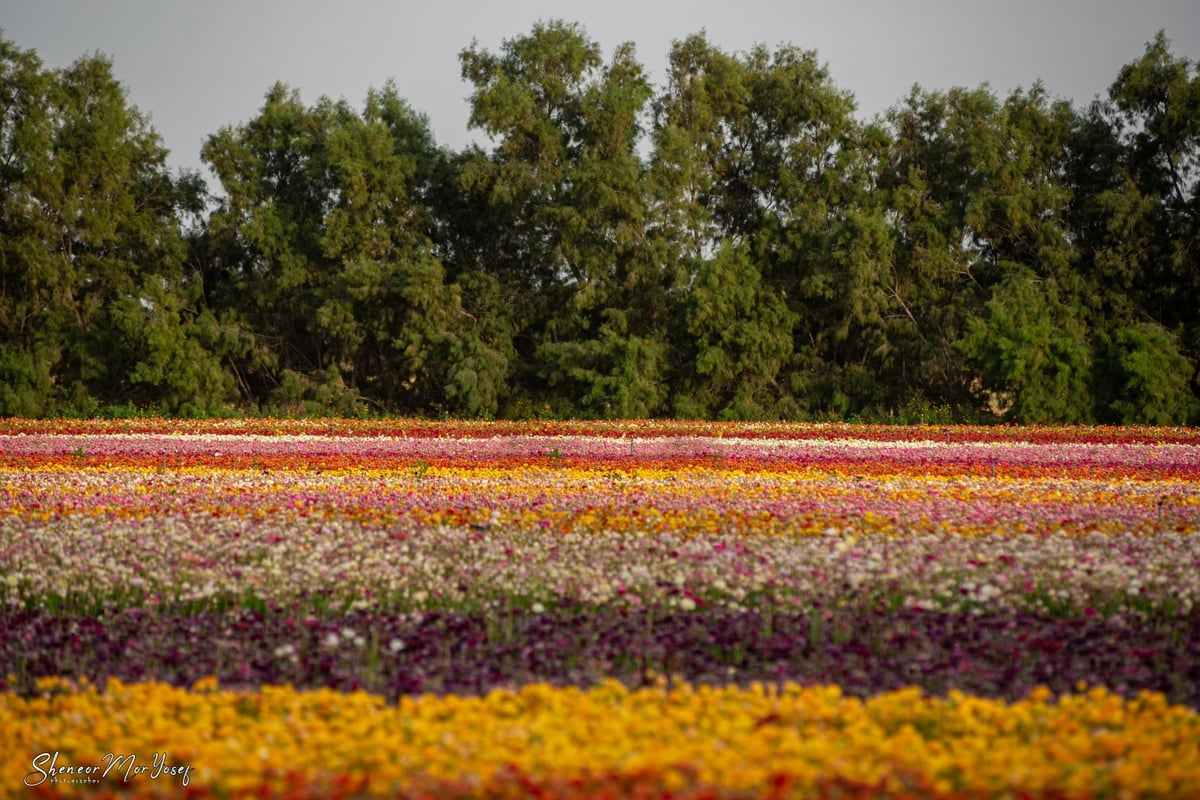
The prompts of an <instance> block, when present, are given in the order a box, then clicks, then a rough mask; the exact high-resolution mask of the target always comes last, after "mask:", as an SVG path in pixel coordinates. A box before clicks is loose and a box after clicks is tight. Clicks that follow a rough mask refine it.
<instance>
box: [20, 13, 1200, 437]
mask: <svg viewBox="0 0 1200 800" xmlns="http://www.w3.org/2000/svg"><path fill="white" fill-rule="evenodd" d="M459 60H460V64H461V67H462V77H463V79H464V80H465V81H466V82H467V83H468V84H469V86H470V87H471V95H470V112H471V113H470V125H471V127H472V128H473V129H475V130H478V131H480V132H481V133H482V134H485V135H486V137H487V141H488V145H487V146H486V147H484V146H478V145H472V146H470V147H467V148H466V149H464V150H461V151H453V150H450V149H448V148H445V147H439V146H438V145H437V143H436V142H435V140H434V137H433V135H432V133H431V130H430V126H429V122H428V120H427V118H426V117H425V116H423V115H422V114H420V113H418V112H416V111H415V110H413V109H412V108H411V107H410V106H409V105H408V103H407V102H406V101H405V100H404V99H403V98H402V97H401V96H400V94H399V92H398V90H397V87H396V86H395V84H394V83H390V82H389V83H386V84H384V85H383V86H382V88H379V89H375V90H372V91H371V92H370V93H369V94H368V96H367V97H366V100H365V103H363V105H362V107H361V108H359V107H355V106H352V105H351V104H349V103H348V102H347V101H345V100H337V101H334V100H331V99H328V98H321V99H319V100H318V101H317V102H316V103H315V104H312V105H306V104H305V103H303V102H302V101H301V99H300V95H299V93H298V91H296V90H295V89H293V88H290V87H287V86H285V85H282V84H276V85H275V86H272V87H270V89H269V90H268V91H267V92H266V95H265V99H264V103H263V106H262V108H261V110H260V111H259V112H258V114H257V116H255V117H254V118H253V119H250V120H249V121H247V122H245V123H241V124H235V125H229V126H226V127H223V128H221V129H220V130H219V131H217V132H215V133H213V134H212V135H210V136H209V137H208V138H207V140H206V141H205V143H204V146H203V150H202V154H201V156H202V159H203V162H204V163H205V164H206V165H207V166H208V167H209V168H210V170H211V172H212V174H213V176H215V185H214V186H212V187H210V186H208V184H207V183H206V182H205V181H204V180H203V179H202V178H201V176H199V175H198V174H196V173H190V172H181V173H178V174H176V173H173V172H172V171H171V170H170V169H168V167H167V166H166V157H167V151H166V149H165V148H164V145H163V142H162V141H161V139H160V137H159V136H158V134H157V133H156V132H155V131H154V129H153V128H152V126H151V125H150V124H149V122H148V120H147V118H146V117H145V116H144V115H143V114H142V113H141V112H140V111H139V110H138V109H136V108H135V107H133V106H131V105H130V103H129V102H128V99H127V97H126V95H125V91H124V89H123V87H122V86H121V85H120V84H119V82H117V81H116V80H115V78H114V76H113V72H112V63H111V61H109V60H108V59H107V58H106V57H105V56H103V55H100V54H96V55H90V56H85V57H82V58H80V59H79V60H77V61H76V62H75V63H74V64H72V65H71V66H69V67H67V68H64V69H47V68H45V67H43V65H42V64H41V62H40V60H39V59H38V57H37V55H36V53H35V52H34V51H31V50H23V49H21V48H19V47H18V46H16V45H15V44H14V43H12V42H10V41H7V40H5V39H4V38H3V36H2V32H0V204H2V207H0V415H9V416H46V415H76V414H82V415H94V414H117V413H133V412H138V411H154V412H156V413H164V414H173V415H185V416H186V415H228V414H246V413H253V414H342V415H368V414H370V415H385V414H386V415H417V416H433V415H437V416H442V415H452V416H462V417H491V416H499V417H533V416H543V415H544V416H555V417H613V418H644V417H662V416H670V417H687V418H736V419H777V418H785V419H868V420H887V419H894V420H897V421H921V420H925V421H929V422H943V421H988V420H1002V421H1017V422H1026V423H1118V424H1126V423H1151V424H1188V423H1195V422H1196V421H1197V420H1198V419H1200V400H1198V397H1200V384H1198V383H1197V373H1196V367H1197V363H1198V359H1200V181H1198V180H1197V178H1198V176H1200V68H1198V65H1197V64H1196V63H1195V62H1192V61H1190V60H1188V59H1187V58H1183V57H1180V56H1177V55H1174V54H1172V52H1171V51H1170V45H1169V42H1168V40H1167V38H1166V37H1165V35H1163V34H1161V33H1160V34H1159V35H1158V36H1157V37H1156V38H1155V39H1154V40H1153V41H1152V42H1149V43H1148V44H1147V45H1146V48H1145V52H1144V53H1143V54H1142V55H1141V56H1140V57H1139V58H1137V59H1136V60H1134V61H1132V62H1131V63H1129V64H1128V65H1126V66H1124V67H1123V68H1121V70H1120V71H1119V73H1118V75H1117V76H1116V77H1115V80H1114V82H1113V83H1112V85H1111V87H1110V89H1109V90H1108V93H1107V96H1106V97H1103V98H1097V99H1096V100H1095V101H1094V102H1092V103H1090V104H1088V105H1087V106H1086V107H1082V108H1076V107H1074V106H1073V105H1072V104H1070V103H1069V102H1067V101H1063V100H1059V99H1054V98H1053V97H1052V96H1051V94H1050V93H1049V92H1048V90H1047V89H1046V88H1045V87H1044V86H1042V85H1041V84H1035V85H1033V86H1032V87H1029V88H1027V89H1016V90H1013V91H1011V92H1009V93H1008V94H1007V95H1004V96H1001V95H999V94H997V93H996V92H995V91H994V90H992V89H991V88H990V87H988V86H987V85H985V86H982V87H980V88H977V89H965V88H951V89H949V90H927V89H923V88H921V87H914V88H913V89H912V91H911V92H910V93H909V94H908V95H907V96H906V97H904V98H902V99H901V100H899V101H898V102H897V103H896V104H895V105H894V106H893V107H892V108H891V109H890V110H889V111H887V112H886V113H885V114H884V115H882V116H880V117H878V118H876V119H873V120H870V121H864V120H860V119H858V118H857V117H856V110H855V104H854V98H853V97H852V95H851V94H850V93H849V92H847V91H844V90H842V89H839V88H838V86H837V85H836V84H835V83H834V81H833V80H832V78H831V76H830V75H829V73H828V71H827V69H826V68H825V67H824V66H823V65H822V64H821V63H820V62H819V61H818V60H817V56H816V54H815V53H814V52H811V51H805V50H800V49H797V48H795V47H791V46H781V47H778V48H776V49H768V48H766V47H762V46H760V47H756V48H755V49H753V50H751V51H749V52H739V53H730V52H725V51H723V50H721V49H720V48H719V47H717V46H715V45H714V44H713V43H712V42H710V41H709V40H708V39H707V37H706V36H705V35H704V34H696V35H692V36H689V37H688V38H686V39H683V40H680V41H676V42H675V43H674V44H673V46H672V48H671V51H670V53H669V57H668V69H667V72H666V78H665V83H664V85H662V86H654V85H652V84H651V82H650V81H649V78H648V76H647V73H646V71H645V68H644V67H643V66H642V65H641V63H639V61H638V60H637V58H636V56H635V53H634V50H633V47H632V46H631V45H628V44H625V45H621V46H619V47H617V48H616V49H615V50H614V51H613V52H612V54H611V57H608V58H605V54H604V53H603V52H602V50H601V48H600V46H599V45H598V44H597V43H596V42H594V41H592V40H591V39H590V38H589V37H588V36H587V34H586V32H585V31H584V30H583V29H582V28H581V27H580V26H578V25H575V24H570V23H566V22H561V21H555V22H547V23H539V24H537V25H535V26H534V27H533V29H532V30H531V31H530V32H529V33H528V34H525V35H521V36H517V37H514V38H512V39H509V40H506V41H504V42H503V44H502V46H501V47H500V48H499V49H498V50H496V51H489V50H486V49H483V48H481V47H479V46H478V45H477V44H472V45H471V46H469V47H467V48H466V49H464V50H463V51H462V52H461V53H460V56H459Z"/></svg>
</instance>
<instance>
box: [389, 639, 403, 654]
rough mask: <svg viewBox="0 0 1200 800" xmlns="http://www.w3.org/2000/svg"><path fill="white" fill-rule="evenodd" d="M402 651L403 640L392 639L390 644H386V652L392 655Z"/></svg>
mask: <svg viewBox="0 0 1200 800" xmlns="http://www.w3.org/2000/svg"><path fill="white" fill-rule="evenodd" d="M403 649H404V640H403V639H392V640H391V641H390V642H388V650H389V651H391V652H393V653H399V652H400V651H401V650H403Z"/></svg>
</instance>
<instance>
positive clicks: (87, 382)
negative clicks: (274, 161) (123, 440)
mask: <svg viewBox="0 0 1200 800" xmlns="http://www.w3.org/2000/svg"><path fill="white" fill-rule="evenodd" d="M0 81H2V83H3V88H2V89H0V96H2V97H3V102H4V109H3V114H2V117H0V126H2V129H0V148H2V150H3V169H2V172H0V183H2V190H3V191H2V195H3V199H2V200H0V203H2V205H0V242H2V243H0V372H2V373H3V378H4V380H3V381H2V382H3V384H4V385H5V387H6V388H5V389H4V390H3V391H2V392H0V403H2V404H3V405H2V406H0V413H20V414H46V413H53V412H67V411H71V412H75V413H92V412H94V411H95V410H96V409H97V408H99V407H101V406H105V405H118V404H119V405H131V404H132V405H160V406H162V407H163V408H164V410H167V411H171V412H174V413H193V414H198V413H210V412H212V411H214V410H217V409H218V408H220V406H221V405H222V404H223V403H224V402H225V401H226V400H228V399H229V397H230V391H231V389H232V378H231V376H230V375H229V374H228V373H227V372H226V371H225V370H224V369H223V368H222V366H221V365H220V363H219V360H218V358H217V356H216V355H214V354H213V353H212V352H211V351H210V350H209V349H208V347H207V346H206V345H207V342H206V336H207V334H206V333H205V332H204V330H203V326H201V327H199V328H198V327H196V326H195V325H194V323H195V322H196V321H197V320H200V319H201V318H203V317H204V311H203V309H202V308H201V307H200V306H199V305H198V301H199V293H198V287H197V283H196V281H195V276H194V275H192V274H189V272H188V270H187V269H186V267H185V261H184V255H185V253H184V248H183V242H182V235H181V231H180V220H179V214H180V209H181V204H182V203H183V201H184V197H183V188H184V184H185V183H187V182H188V181H186V180H183V179H181V180H180V181H179V182H176V180H175V179H174V178H173V177H172V176H171V175H170V173H169V172H168V170H167V168H166V166H165V160H166V155H167V153H166V150H165V149H164V148H163V147H162V144H161V142H160V140H159V137H158V135H157V134H156V133H155V132H154V131H153V129H152V128H150V126H149V124H148V123H147V121H146V119H145V118H144V117H143V116H142V115H141V113H140V112H139V111H138V110H137V109H136V108H134V107H131V106H129V105H128V103H127V101H126V97H125V91H124V89H123V87H122V86H121V85H120V83H118V82H117V80H116V79H115V78H114V77H113V74H112V64H111V62H110V61H109V60H108V59H107V58H105V57H104V56H101V55H94V56H88V57H84V58H80V59H79V60H77V61H76V62H75V63H73V64H72V65H71V66H69V67H67V68H66V69H62V70H50V71H45V70H43V69H42V68H41V64H40V62H39V61H38V60H37V58H36V56H35V55H34V54H33V53H32V52H22V51H20V50H19V49H18V48H16V47H14V46H13V45H12V44H11V43H9V42H6V41H0Z"/></svg>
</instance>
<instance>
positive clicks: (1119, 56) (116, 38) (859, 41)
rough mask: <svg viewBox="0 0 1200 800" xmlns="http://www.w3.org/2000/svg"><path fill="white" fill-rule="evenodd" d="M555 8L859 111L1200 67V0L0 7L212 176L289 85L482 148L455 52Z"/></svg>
mask: <svg viewBox="0 0 1200 800" xmlns="http://www.w3.org/2000/svg"><path fill="white" fill-rule="evenodd" d="M552 19H563V20H566V21H568V22H577V23H579V24H581V25H582V26H583V28H584V30H585V31H586V33H587V34H588V35H589V36H590V37H591V38H592V39H593V40H594V41H596V42H598V43H599V44H600V46H601V48H602V50H603V52H604V55H605V59H606V60H607V59H608V58H610V57H611V55H612V52H613V50H614V49H615V48H616V47H617V45H619V44H620V43H622V42H627V41H631V42H633V43H634V44H635V45H636V48H637V56H638V60H639V61H640V62H641V63H642V64H643V65H644V66H645V67H646V69H647V70H648V72H649V75H650V78H651V80H652V82H654V83H655V84H656V85H661V83H662V80H663V75H664V66H665V64H666V59H667V54H668V52H669V51H670V48H671V43H672V42H673V41H674V40H678V39H683V38H686V37H687V36H688V35H690V34H693V33H697V32H700V31H704V32H705V33H706V35H707V36H708V39H709V41H710V42H711V43H713V44H714V45H716V46H718V47H720V48H721V49H722V50H725V51H726V52H742V51H746V50H749V49H751V48H753V47H754V46H755V45H758V44H763V45H767V46H768V47H771V48H774V47H776V46H778V45H781V44H790V45H795V46H796V47H799V48H802V49H804V50H812V51H815V52H816V55H817V60H818V61H819V62H821V63H822V64H824V65H825V66H826V67H827V68H828V70H829V73H830V76H831V78H832V80H833V82H834V83H835V84H836V85H837V86H838V87H839V88H841V89H844V90H847V91H849V92H851V93H852V94H853V95H854V97H855V100H856V101H857V104H858V110H859V116H860V117H861V118H863V119H870V118H871V117H873V116H875V115H877V114H882V113H884V112H885V111H886V110H887V109H888V108H889V107H891V106H893V105H895V104H897V103H898V102H899V101H900V100H902V99H903V98H904V97H905V96H906V95H907V94H908V92H909V90H910V89H911V88H912V87H913V86H914V85H919V86H920V87H922V88H923V89H927V90H946V89H950V88H951V87H954V86H964V87H968V88H977V87H979V86H981V85H983V84H985V83H986V84H988V85H989V86H990V87H991V88H992V89H993V90H994V91H996V92H997V94H999V95H1000V96H1004V95H1006V94H1007V93H1008V92H1009V91H1011V90H1013V89H1017V88H1028V87H1030V86H1031V85H1032V84H1033V83H1034V82H1035V81H1037V80H1041V81H1042V83H1043V84H1044V85H1045V87H1046V89H1047V90H1048V91H1049V92H1050V94H1051V95H1052V96H1054V97H1061V98H1065V99H1067V100H1070V101H1072V102H1074V103H1075V104H1076V105H1079V106H1082V105H1085V104H1087V103H1088V102H1090V101H1091V100H1092V99H1094V98H1095V97H1096V96H1098V95H1103V94H1104V93H1105V92H1106V91H1107V89H1108V86H1109V85H1110V84H1111V83H1112V82H1113V80H1114V79H1115V78H1116V76H1117V73H1118V71H1119V70H1120V68H1121V67H1122V66H1123V65H1125V64H1128V63H1130V62H1132V61H1134V60H1136V59H1137V58H1139V57H1140V56H1141V55H1142V53H1143V52H1144V50H1145V46H1146V43H1147V42H1149V41H1151V40H1152V39H1153V38H1154V36H1155V34H1156V33H1157V32H1158V31H1159V30H1163V31H1165V32H1166V35H1167V38H1168V39H1169V40H1170V41H1171V51H1172V53H1173V54H1175V55H1176V56H1182V57H1186V58H1188V59H1190V60H1192V61H1197V60H1200V2H1197V0H1139V1H1138V2H1133V1H1132V0H1006V1H1005V2H1000V1H999V0H842V2H838V0H821V2H812V1H810V0H791V2H786V1H785V0H725V1H724V2H716V1H715V0H588V1H587V2H580V1H578V0H513V1H511V2H501V1H500V0H492V1H491V2H489V1H488V0H425V1H424V2H419V3H417V2H400V1H399V0H393V1H392V2H387V0H338V2H315V0H290V1H287V0H195V1H193V2H183V1H182V0H0V29H3V37H4V38H5V39H7V40H9V41H11V42H13V43H14V44H16V45H17V46H18V47H20V48H22V49H25V50H29V49H32V50H35V51H37V54H38V55H39V57H40V58H41V59H42V61H43V63H44V65H45V66H46V67H63V66H67V65H69V64H70V63H71V62H72V61H74V60H75V59H77V58H79V57H80V56H83V55H87V54H92V53H95V52H101V53H103V54H105V55H107V56H108V57H109V58H110V59H112V61H113V68H114V72H115V73H116V76H117V78H118V80H120V81H121V82H122V83H123V84H124V86H125V89H126V93H127V97H128V99H129V101H130V103H132V104H133V105H135V106H137V107H138V108H139V109H140V110H141V111H142V112H143V113H144V114H146V115H147V116H148V117H149V119H150V122H151V125H153V127H154V128H155V130H157V131H158V133H159V134H160V135H161V136H162V138H163V141H164V143H165V145H166V146H167V147H168V148H169V149H170V150H171V155H170V157H169V159H168V163H169V164H170V165H171V166H172V167H175V168H183V169H195V170H199V171H200V172H201V173H202V175H203V176H204V177H205V178H206V179H208V180H210V183H211V175H210V173H209V171H208V169H207V167H206V166H204V165H203V164H202V162H201V160H200V148H201V146H202V144H203V142H204V140H205V138H207V137H208V136H209V135H210V134H213V133H215V132H217V131H218V130H220V129H221V128H222V127H224V126H226V125H237V124H240V123H244V122H246V121H248V120H250V119H252V118H253V117H254V116H256V115H257V113H258V111H259V110H260V109H261V108H262V104H263V98H264V95H265V94H266V92H267V90H268V89H269V88H270V87H271V85H272V84H274V83H275V82H276V81H282V82H283V83H285V84H287V85H288V86H289V87H291V88H293V89H296V90H299V92H300V94H301V98H302V100H303V101H304V102H305V103H306V104H310V105H311V104H313V103H315V102H316V101H317V100H318V99H319V98H320V97H322V96H327V97H330V98H333V99H341V98H344V99H346V100H347V101H349V102H350V103H351V104H352V106H354V107H355V108H359V109H361V108H362V106H363V102H364V100H365V98H366V95H367V91H368V90H369V89H371V88H373V87H382V86H383V84H384V83H385V82H386V81H387V80H389V79H391V80H394V81H395V84H396V88H397V91H398V93H399V94H400V95H401V96H402V97H404V98H405V99H406V100H407V101H408V103H409V105H411V106H412V107H413V108H414V109H415V110H417V111H419V112H421V113H424V114H425V115H426V116H427V117H428V118H429V121H430V126H431V128H432V130H433V133H434V136H435V138H436V139H437V142H438V143H439V144H441V145H444V146H447V147H450V148H453V149H461V148H463V147H465V146H467V145H468V144H470V143H472V142H476V143H479V144H484V145H486V142H487V140H486V138H485V137H484V136H483V135H482V133H480V132H479V131H472V130H470V129H469V127H468V117H469V113H470V109H469V105H468V98H469V95H470V92H471V87H470V86H469V85H468V84H467V83H466V82H464V81H463V80H462V77H461V72H460V65H459V61H458V55H459V53H460V52H461V51H462V50H463V49H464V48H466V47H469V46H470V45H471V43H472V42H473V41H476V42H477V43H478V45H479V46H480V47H481V48H484V49H487V50H490V51H493V52H495V51H498V50H499V49H500V46H501V44H502V43H503V41H504V40H506V39H512V38H515V37H518V36H522V35H524V34H527V33H529V32H530V31H531V30H532V28H533V26H534V24H535V23H536V22H538V21H548V20H552Z"/></svg>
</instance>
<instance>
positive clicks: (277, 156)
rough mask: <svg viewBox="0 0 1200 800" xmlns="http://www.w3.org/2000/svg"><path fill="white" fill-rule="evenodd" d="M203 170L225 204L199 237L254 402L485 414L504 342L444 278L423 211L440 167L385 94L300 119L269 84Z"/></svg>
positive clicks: (321, 105) (292, 100)
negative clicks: (243, 347) (243, 339)
mask: <svg viewBox="0 0 1200 800" xmlns="http://www.w3.org/2000/svg"><path fill="white" fill-rule="evenodd" d="M204 157H205V160H206V161H208V162H209V163H210V164H211V165H212V166H213V169H214V170H215V171H216V173H217V175H218V177H219V179H220V181H221V183H222V186H223V187H224V189H225V191H226V196H225V197H224V198H223V199H222V201H221V205H220V207H219V208H218V209H217V210H216V211H215V212H214V214H213V215H212V217H211V218H210V220H209V225H208V234H209V237H210V245H209V247H210V261H209V264H210V276H211V279H210V281H209V282H208V283H209V286H210V287H211V291H212V296H213V297H214V300H215V302H218V303H219V304H221V305H222V306H223V307H228V308H231V309H233V310H234V311H235V312H236V314H237V315H238V318H239V319H241V320H245V322H246V324H248V325H249V326H250V327H251V328H252V329H253V330H254V332H255V335H256V337H257V340H258V344H257V347H256V348H255V349H253V350H251V351H249V352H248V353H247V355H246V357H245V358H244V362H245V363H244V365H243V371H244V372H245V373H246V374H248V375H250V376H251V377H250V379H249V380H248V381H247V388H248V390H249V393H250V395H251V397H253V398H261V399H265V400H267V402H268V403H269V404H272V405H283V406H284V407H298V408H301V409H304V410H312V411H320V410H324V411H336V412H339V413H361V412H362V411H363V410H365V407H366V406H371V407H374V408H375V409H376V410H386V411H393V412H395V411H401V412H404V413H432V412H434V411H436V410H446V411H449V410H461V411H465V412H467V413H473V414H474V413H494V411H495V410H496V405H497V403H498V400H499V397H500V396H502V394H503V386H504V376H505V374H506V373H507V364H508V361H507V356H506V354H505V348H506V344H505V342H504V341H503V340H501V341H499V343H495V342H493V341H492V340H491V339H490V338H489V336H491V335H494V334H495V331H494V330H492V331H487V330H484V329H483V328H481V327H480V326H478V325H477V324H475V322H474V318H473V317H472V316H471V314H470V313H469V312H465V311H464V310H463V307H462V302H461V291H460V288H459V287H458V286H457V285H456V284H452V283H449V282H448V281H447V279H446V275H445V271H444V269H443V267H442V264H441V262H440V260H439V259H438V258H437V255H436V253H435V249H434V244H433V242H432V240H431V238H430V237H431V236H432V235H434V234H435V229H436V223H437V220H436V218H435V217H434V215H433V213H432V212H431V210H430V208H429V203H428V200H427V198H428V196H429V195H430V193H431V191H432V190H431V187H430V181H431V180H432V179H433V176H434V175H435V173H436V170H437V169H438V164H439V163H440V159H441V157H440V156H439V154H438V152H437V150H436V147H435V145H434V143H433V137H432V135H431V134H430V133H429V129H428V121H427V120H426V119H425V118H424V117H423V116H421V115H419V114H416V113H415V112H413V111H412V110H411V109H410V108H409V107H408V105H407V104H406V103H405V102H404V101H403V100H402V99H401V98H400V97H399V96H398V95H397V93H396V90H395V87H394V86H393V85H392V84H387V85H385V87H384V88H383V89H382V90H372V91H371V92H370V93H369V94H368V96H367V100H366V103H365V108H364V111H363V113H362V114H358V113H356V112H355V111H354V110H353V109H351V108H350V106H349V105H348V104H347V103H346V102H345V101H340V102H336V103H335V102H333V101H331V100H328V99H327V98H322V99H320V100H318V102H317V103H316V105H314V106H313V107H311V108H309V107H306V106H305V105H304V104H303V103H302V102H301V100H300V96H299V94H298V93H297V92H295V91H292V90H290V89H288V88H287V87H285V86H283V85H281V84H277V85H275V86H274V87H272V88H271V90H270V91H269V92H268V93H267V95H266V101H265V103H264V105H263V108H262V110H261V112H260V113H259V115H258V116H257V117H256V118H255V119H253V120H251V121H250V122H249V123H247V124H245V125H242V126H238V127H228V128H225V129H223V130H222V131H220V132H219V133H217V134H216V135H214V136H212V137H210V138H209V140H208V142H207V143H206V144H205V149H204ZM455 354H458V355H455ZM465 363H470V364H471V366H469V367H467V366H462V365H463V364H465Z"/></svg>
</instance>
